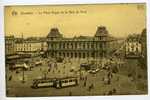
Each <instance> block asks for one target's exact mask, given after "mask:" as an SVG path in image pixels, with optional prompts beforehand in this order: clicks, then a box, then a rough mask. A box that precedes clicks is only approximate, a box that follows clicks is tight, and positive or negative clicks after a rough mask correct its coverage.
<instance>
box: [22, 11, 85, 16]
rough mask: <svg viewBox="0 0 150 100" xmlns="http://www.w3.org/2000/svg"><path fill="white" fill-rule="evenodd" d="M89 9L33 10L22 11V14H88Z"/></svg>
mask: <svg viewBox="0 0 150 100" xmlns="http://www.w3.org/2000/svg"><path fill="white" fill-rule="evenodd" d="M86 13H87V10H50V11H38V12H31V11H22V12H20V15H33V14H38V15H48V14H55V15H57V14H86Z"/></svg>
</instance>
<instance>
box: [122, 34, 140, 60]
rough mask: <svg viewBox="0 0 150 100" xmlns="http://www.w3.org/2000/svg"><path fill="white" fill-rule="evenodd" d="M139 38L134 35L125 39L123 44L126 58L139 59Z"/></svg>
mask: <svg viewBox="0 0 150 100" xmlns="http://www.w3.org/2000/svg"><path fill="white" fill-rule="evenodd" d="M139 40H140V36H139V35H135V36H131V37H129V38H128V39H127V41H126V44H125V55H126V57H128V58H129V57H130V58H132V57H141V53H142V45H141V43H140V41H139Z"/></svg>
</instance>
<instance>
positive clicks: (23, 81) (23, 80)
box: [22, 67, 25, 83]
mask: <svg viewBox="0 0 150 100" xmlns="http://www.w3.org/2000/svg"><path fill="white" fill-rule="evenodd" d="M22 83H25V77H24V67H22Z"/></svg>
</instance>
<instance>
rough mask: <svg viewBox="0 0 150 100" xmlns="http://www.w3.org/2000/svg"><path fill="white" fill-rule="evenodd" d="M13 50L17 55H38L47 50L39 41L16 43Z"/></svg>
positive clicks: (45, 45) (43, 43) (44, 43)
mask: <svg viewBox="0 0 150 100" xmlns="http://www.w3.org/2000/svg"><path fill="white" fill-rule="evenodd" d="M15 49H16V52H17V54H24V55H25V54H28V55H38V54H40V53H41V52H44V51H46V50H47V44H46V42H44V41H40V40H32V39H31V40H27V39H26V40H22V41H16V43H15Z"/></svg>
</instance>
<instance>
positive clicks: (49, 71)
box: [4, 3, 148, 97]
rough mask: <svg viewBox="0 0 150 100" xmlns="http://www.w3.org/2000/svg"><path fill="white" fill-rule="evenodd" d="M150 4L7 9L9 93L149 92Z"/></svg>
mask: <svg viewBox="0 0 150 100" xmlns="http://www.w3.org/2000/svg"><path fill="white" fill-rule="evenodd" d="M146 21H147V19H146V3H114V4H64V5H63V4H62V5H9V6H5V7H4V28H5V30H4V31H5V65H6V66H5V69H6V95H7V97H50V96H110V95H113V96H114V95H147V94H148V73H147V42H146V37H147V26H146Z"/></svg>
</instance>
